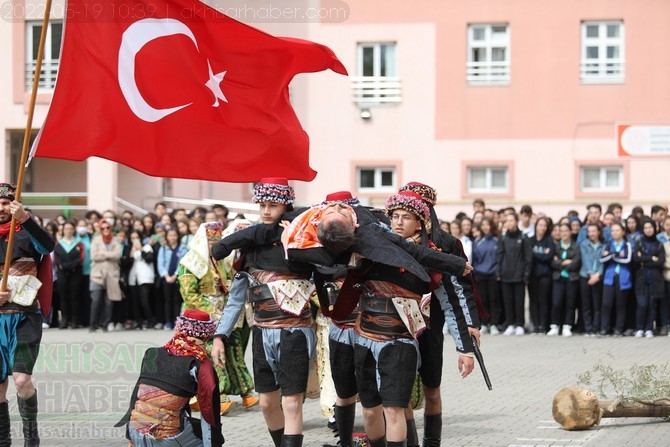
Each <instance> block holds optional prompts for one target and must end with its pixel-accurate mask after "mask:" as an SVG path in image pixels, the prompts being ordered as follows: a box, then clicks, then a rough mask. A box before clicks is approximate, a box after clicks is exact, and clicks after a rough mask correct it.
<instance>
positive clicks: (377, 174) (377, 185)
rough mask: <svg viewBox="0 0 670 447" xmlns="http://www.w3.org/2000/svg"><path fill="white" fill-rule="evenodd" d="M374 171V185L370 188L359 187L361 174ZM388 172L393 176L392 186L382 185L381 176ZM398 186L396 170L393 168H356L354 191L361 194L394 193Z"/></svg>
mask: <svg viewBox="0 0 670 447" xmlns="http://www.w3.org/2000/svg"><path fill="white" fill-rule="evenodd" d="M362 171H374V185H373V186H372V187H364V186H362V185H361V172H362ZM386 172H390V173H391V174H392V176H393V181H392V185H382V174H384V173H386ZM397 184H398V169H397V168H396V167H395V166H384V167H374V166H358V167H357V168H356V189H357V190H358V192H361V193H371V192H395V191H396V190H397Z"/></svg>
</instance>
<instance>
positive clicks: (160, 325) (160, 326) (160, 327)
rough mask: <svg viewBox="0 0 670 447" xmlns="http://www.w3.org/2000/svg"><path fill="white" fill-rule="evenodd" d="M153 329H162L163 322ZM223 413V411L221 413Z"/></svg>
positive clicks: (155, 325)
mask: <svg viewBox="0 0 670 447" xmlns="http://www.w3.org/2000/svg"><path fill="white" fill-rule="evenodd" d="M154 329H163V323H156V324H154ZM222 414H223V413H222Z"/></svg>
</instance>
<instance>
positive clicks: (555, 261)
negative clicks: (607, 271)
mask: <svg viewBox="0 0 670 447" xmlns="http://www.w3.org/2000/svg"><path fill="white" fill-rule="evenodd" d="M555 247H556V254H555V255H554V257H553V258H552V260H551V268H552V269H553V270H554V271H553V273H552V274H551V277H552V279H553V280H554V281H556V280H558V279H560V278H561V271H562V270H566V271H567V272H568V279H569V280H570V281H577V280H579V269H580V268H582V251H581V250H580V249H579V244H577V242H575V241H572V242H571V243H570V246H569V247H568V248H567V249H566V250H563V249H562V248H561V243H560V242H558V243H557V244H556V245H555ZM563 252H565V259H563ZM568 259H569V260H571V261H572V262H570V264H568V265H566V266H565V267H563V266H561V264H562V263H563V261H565V260H568Z"/></svg>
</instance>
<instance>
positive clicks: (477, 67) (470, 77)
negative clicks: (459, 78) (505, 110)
mask: <svg viewBox="0 0 670 447" xmlns="http://www.w3.org/2000/svg"><path fill="white" fill-rule="evenodd" d="M496 28H505V33H504V35H503V36H501V35H499V33H494V29H496ZM481 30H483V32H484V36H483V37H484V38H483V39H476V38H475V37H476V36H475V33H476V32H477V31H481ZM501 48H502V49H504V52H505V60H503V61H493V59H492V56H493V51H494V50H495V49H501ZM477 49H480V50H481V49H484V50H485V51H486V58H485V60H483V61H475V60H474V57H473V56H474V55H473V53H474V50H477ZM510 66H511V38H510V26H509V24H507V23H476V24H475V23H473V24H469V25H468V60H467V63H466V69H465V76H466V80H467V82H468V84H470V85H507V84H509V83H510Z"/></svg>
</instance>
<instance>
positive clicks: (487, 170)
mask: <svg viewBox="0 0 670 447" xmlns="http://www.w3.org/2000/svg"><path fill="white" fill-rule="evenodd" d="M467 181H468V183H467V187H468V192H469V193H506V192H508V190H509V175H508V168H507V167H506V166H472V167H468V168H467Z"/></svg>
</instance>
